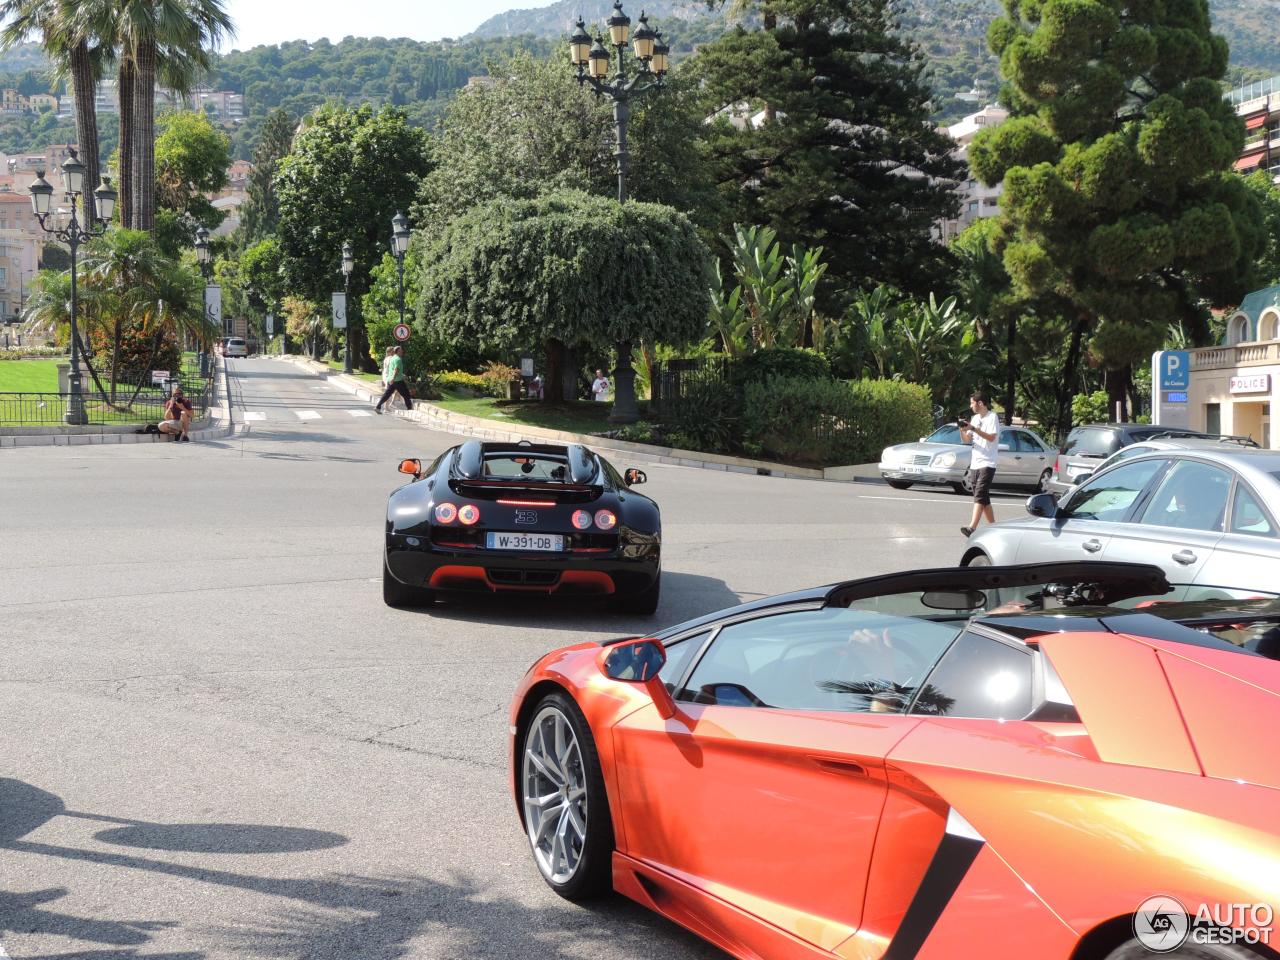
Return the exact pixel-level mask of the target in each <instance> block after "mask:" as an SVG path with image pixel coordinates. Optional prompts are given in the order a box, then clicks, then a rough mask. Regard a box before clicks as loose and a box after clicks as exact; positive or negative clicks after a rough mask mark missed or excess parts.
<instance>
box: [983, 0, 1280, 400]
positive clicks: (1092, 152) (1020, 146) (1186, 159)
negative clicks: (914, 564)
mask: <svg viewBox="0 0 1280 960" xmlns="http://www.w3.org/2000/svg"><path fill="white" fill-rule="evenodd" d="M989 39H990V43H991V47H992V49H993V50H995V51H996V52H997V53H998V54H999V55H1000V68H1001V72H1002V73H1003V75H1004V77H1005V78H1006V80H1007V87H1006V92H1005V97H1006V99H1007V100H1008V101H1009V103H1010V104H1011V106H1012V107H1013V114H1014V115H1013V117H1012V118H1011V119H1010V120H1008V121H1007V122H1005V123H1004V124H1003V125H1001V126H999V127H996V128H994V129H993V130H990V131H986V132H984V133H982V134H980V135H979V136H978V137H977V138H976V140H975V141H974V143H973V145H972V147H971V149H970V154H969V157H970V164H971V166H972V169H973V172H974V174H975V175H976V176H977V177H978V179H980V180H982V181H983V182H984V183H987V184H995V183H1000V182H1003V183H1004V188H1005V190H1004V196H1003V197H1002V199H1001V211H1002V216H1003V218H1004V220H1005V223H1006V225H1007V227H1008V229H1007V231H1006V232H1005V237H1004V240H1003V241H1002V243H1001V250H1002V254H1003V258H1004V264H1005V267H1006V268H1007V270H1008V272H1009V275H1010V277H1011V278H1012V279H1013V281H1014V283H1015V284H1016V285H1017V287H1018V288H1019V290H1020V291H1022V292H1023V293H1026V294H1029V295H1040V294H1045V293H1054V294H1057V295H1058V296H1060V297H1062V298H1063V299H1065V300H1066V301H1067V302H1068V303H1069V304H1070V305H1071V309H1072V311H1073V312H1074V317H1073V318H1072V320H1073V322H1072V327H1071V334H1070V347H1069V353H1068V370H1069V372H1070V373H1071V374H1074V372H1075V370H1074V368H1075V365H1076V363H1077V360H1078V358H1079V354H1080V348H1081V342H1082V338H1083V337H1084V335H1085V333H1086V332H1087V331H1089V330H1093V331H1094V335H1093V341H1092V343H1093V345H1092V350H1093V353H1094V356H1095V357H1096V359H1097V360H1098V361H1099V362H1101V363H1102V364H1103V365H1104V366H1105V367H1106V368H1107V369H1108V370H1109V371H1111V372H1112V375H1110V376H1108V392H1109V394H1110V396H1111V399H1112V401H1113V403H1114V402H1121V403H1123V401H1124V398H1125V394H1126V391H1127V387H1128V383H1129V380H1130V374H1129V371H1130V370H1131V368H1132V365H1133V364H1134V363H1138V362H1141V361H1143V360H1144V359H1145V358H1147V357H1149V356H1150V354H1151V352H1152V350H1154V349H1156V348H1157V347H1158V346H1159V345H1160V342H1161V340H1162V338H1163V335H1164V332H1165V329H1166V326H1167V324H1168V323H1169V322H1170V321H1179V322H1181V323H1182V324H1183V326H1184V328H1185V329H1187V330H1189V331H1191V333H1192V336H1193V339H1194V340H1195V341H1196V342H1197V343H1203V342H1205V340H1206V338H1207V336H1208V324H1207V318H1208V309H1207V307H1208V306H1209V305H1212V304H1223V303H1226V302H1231V301H1237V300H1238V298H1239V297H1240V295H1241V294H1242V293H1243V292H1244V290H1245V289H1246V288H1247V286H1248V284H1249V283H1250V281H1251V276H1250V274H1251V268H1252V264H1253V260H1254V256H1255V254H1256V252H1257V251H1258V249H1259V246H1260V244H1261V241H1262V231H1263V228H1262V218H1261V212H1260V210H1259V207H1258V204H1257V201H1256V200H1255V199H1254V198H1253V196H1252V195H1251V194H1250V193H1249V191H1248V189H1247V188H1246V187H1245V185H1244V183H1243V181H1242V180H1241V179H1240V178H1239V177H1237V176H1234V175H1233V174H1232V173H1230V172H1229V171H1230V168H1231V165H1232V161H1233V160H1234V159H1235V158H1236V157H1237V156H1238V155H1239V152H1240V148H1241V146H1242V143H1243V140H1242V137H1243V129H1242V126H1241V123H1240V121H1239V120H1238V119H1237V118H1236V116H1235V113H1234V111H1233V109H1232V107H1231V105H1230V104H1229V103H1227V102H1226V101H1224V100H1223V98H1222V93H1221V89H1220V87H1219V85H1218V81H1219V80H1220V79H1221V78H1222V76H1223V74H1224V72H1225V70H1226V65H1227V45H1226V42H1225V41H1224V40H1223V39H1222V38H1221V37H1218V36H1215V35H1213V34H1212V33H1211V32H1210V28H1209V8H1208V4H1207V2H1206V0H1169V2H1162V3H1138V4H1120V3H1116V2H1111V0H1043V2H1036V3H1027V2H1024V0H1005V16H1003V17H1000V18H998V19H996V20H995V21H994V22H993V23H992V24H991V28H990V31H989ZM1063 413H1065V412H1063ZM1122 415H1124V410H1123V408H1122ZM1062 418H1063V417H1062V416H1060V417H1059V419H1062Z"/></svg>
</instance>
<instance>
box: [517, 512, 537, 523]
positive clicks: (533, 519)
mask: <svg viewBox="0 0 1280 960" xmlns="http://www.w3.org/2000/svg"><path fill="white" fill-rule="evenodd" d="M537 522H538V511H537V510H517V511H516V523H537Z"/></svg>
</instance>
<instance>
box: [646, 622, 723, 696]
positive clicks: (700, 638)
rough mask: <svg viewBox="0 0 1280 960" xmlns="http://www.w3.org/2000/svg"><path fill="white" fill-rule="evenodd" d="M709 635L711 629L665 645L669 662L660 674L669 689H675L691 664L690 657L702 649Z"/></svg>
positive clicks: (663, 666)
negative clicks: (677, 682)
mask: <svg viewBox="0 0 1280 960" xmlns="http://www.w3.org/2000/svg"><path fill="white" fill-rule="evenodd" d="M709 636H711V631H710V630H704V631H702V633H698V634H695V635H693V636H692V637H685V638H684V639H683V640H678V641H676V642H675V643H668V644H664V645H663V646H665V647H666V651H667V662H666V663H664V664H663V665H662V669H661V670H659V671H658V676H659V677H661V678H662V682H663V683H665V684H666V685H667V689H668V690H672V689H674V687H675V683H676V681H677V680H679V679H680V678H681V677H682V676H684V671H685V668H686V667H687V666H689V659H690V658H691V657H693V656H695V655H696V654H697V652H698V651H699V650H701V649H702V645H703V644H704V643H706V641H707V637H709Z"/></svg>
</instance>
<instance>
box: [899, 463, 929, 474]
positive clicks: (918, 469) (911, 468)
mask: <svg viewBox="0 0 1280 960" xmlns="http://www.w3.org/2000/svg"><path fill="white" fill-rule="evenodd" d="M898 469H899V470H901V471H902V472H903V473H924V467H916V466H911V465H909V464H908V465H907V466H904V467H899V468H898Z"/></svg>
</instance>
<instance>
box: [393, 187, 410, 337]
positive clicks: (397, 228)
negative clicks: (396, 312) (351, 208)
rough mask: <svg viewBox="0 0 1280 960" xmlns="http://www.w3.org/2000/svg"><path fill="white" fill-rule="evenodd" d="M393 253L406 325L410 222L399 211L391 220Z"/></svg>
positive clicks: (401, 315)
mask: <svg viewBox="0 0 1280 960" xmlns="http://www.w3.org/2000/svg"><path fill="white" fill-rule="evenodd" d="M391 252H392V253H393V254H395V257H396V274H397V275H398V277H399V281H400V294H399V298H400V299H399V303H400V322H401V323H404V255H405V254H406V253H408V252H409V221H408V220H406V219H405V216H404V214H403V213H401V212H400V211H399V210H397V211H396V215H395V216H394V217H392V218H391Z"/></svg>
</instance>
